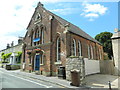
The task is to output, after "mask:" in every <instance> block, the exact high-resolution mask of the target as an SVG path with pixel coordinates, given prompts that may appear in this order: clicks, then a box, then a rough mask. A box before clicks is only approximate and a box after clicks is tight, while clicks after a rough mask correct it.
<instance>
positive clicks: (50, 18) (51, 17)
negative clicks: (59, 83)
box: [49, 15, 53, 76]
mask: <svg viewBox="0 0 120 90" xmlns="http://www.w3.org/2000/svg"><path fill="white" fill-rule="evenodd" d="M49 20H50V31H51V33H50V42H51V43H52V42H53V39H52V20H53V16H51V15H50V16H49ZM52 48H53V44H51V45H50V76H52V75H53V74H52V71H53V69H52V64H53V62H52V60H53V58H52V53H53V52H52Z"/></svg>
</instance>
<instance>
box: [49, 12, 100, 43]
mask: <svg viewBox="0 0 120 90" xmlns="http://www.w3.org/2000/svg"><path fill="white" fill-rule="evenodd" d="M47 11H48V10H47ZM48 13H50V14H51V15H52V16H54V18H56V19H57V20H58V21H59V22H60V23H61V24H62V25H64V26H65V25H66V24H69V30H68V31H70V32H72V33H75V34H77V35H80V36H82V37H84V38H86V39H88V40H91V41H93V42H96V43H99V44H100V42H98V41H97V40H95V39H94V38H92V37H91V36H90V35H88V34H87V33H85V32H84V31H83V30H82V29H80V28H79V27H77V26H75V25H73V24H72V23H70V22H68V21H66V20H65V19H63V18H61V17H59V16H57V15H55V14H54V13H52V12H50V11H48Z"/></svg>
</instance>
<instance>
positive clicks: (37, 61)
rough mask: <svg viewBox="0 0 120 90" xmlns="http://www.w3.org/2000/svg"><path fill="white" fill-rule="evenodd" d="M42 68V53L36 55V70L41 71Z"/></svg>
mask: <svg viewBox="0 0 120 90" xmlns="http://www.w3.org/2000/svg"><path fill="white" fill-rule="evenodd" d="M39 68H40V55H36V57H35V71H39Z"/></svg>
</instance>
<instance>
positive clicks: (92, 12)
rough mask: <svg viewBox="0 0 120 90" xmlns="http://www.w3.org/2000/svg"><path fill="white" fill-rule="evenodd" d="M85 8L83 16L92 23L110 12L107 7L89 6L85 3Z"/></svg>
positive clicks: (99, 5)
mask: <svg viewBox="0 0 120 90" xmlns="http://www.w3.org/2000/svg"><path fill="white" fill-rule="evenodd" d="M83 7H84V8H83V13H82V14H81V15H82V16H84V17H86V18H88V19H89V20H90V21H93V20H94V19H95V18H98V17H99V16H101V15H104V14H105V13H106V12H107V10H108V8H107V7H105V6H103V5H101V4H89V3H87V2H85V3H83Z"/></svg>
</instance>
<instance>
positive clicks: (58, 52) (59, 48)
mask: <svg viewBox="0 0 120 90" xmlns="http://www.w3.org/2000/svg"><path fill="white" fill-rule="evenodd" d="M60 53H61V43H60V37H58V38H57V53H56V54H57V62H58V61H60V60H61V55H60Z"/></svg>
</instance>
